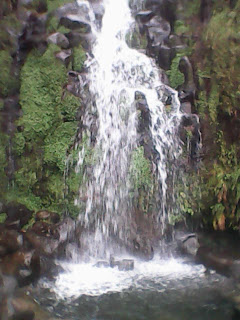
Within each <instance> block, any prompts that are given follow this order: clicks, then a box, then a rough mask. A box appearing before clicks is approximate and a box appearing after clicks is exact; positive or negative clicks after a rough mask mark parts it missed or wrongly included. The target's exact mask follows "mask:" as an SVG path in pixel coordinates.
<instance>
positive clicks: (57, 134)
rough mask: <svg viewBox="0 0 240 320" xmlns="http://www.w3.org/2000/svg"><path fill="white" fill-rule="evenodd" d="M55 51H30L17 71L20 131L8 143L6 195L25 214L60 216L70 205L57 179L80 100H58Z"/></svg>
mask: <svg viewBox="0 0 240 320" xmlns="http://www.w3.org/2000/svg"><path fill="white" fill-rule="evenodd" d="M57 50H59V48H58V47H56V46H55V45H50V46H49V47H48V49H47V51H46V52H45V53H44V54H43V55H40V54H39V52H37V51H32V52H31V53H30V54H29V55H28V57H27V60H26V62H25V64H24V66H23V68H22V71H21V89H20V104H21V107H22V112H23V115H22V117H21V118H20V119H19V120H18V121H17V125H18V126H20V127H21V128H22V131H21V132H17V133H16V134H15V137H14V139H13V144H14V145H13V150H14V153H15V155H16V156H17V157H18V161H17V167H18V169H17V171H16V173H15V181H14V182H15V185H14V189H12V190H11V191H10V194H11V196H12V197H13V198H14V196H15V198H17V200H18V202H20V203H23V204H25V205H26V206H27V207H28V208H31V209H34V210H39V209H41V208H45V209H49V210H55V211H57V212H58V213H61V212H63V211H65V208H66V205H67V204H68V203H71V205H72V204H73V198H74V192H73V191H72V189H71V188H70V189H71V192H70V194H69V195H67V197H68V198H66V194H65V183H64V174H63V173H64V170H65V161H66V156H67V153H69V152H70V150H71V148H72V144H73V140H74V136H75V134H76V129H77V121H76V112H77V109H78V108H79V106H80V100H79V99H78V98H76V97H74V96H72V95H70V94H66V95H65V97H64V99H63V98H62V97H63V86H64V84H65V83H66V81H67V70H66V68H65V67H64V66H63V65H62V64H61V63H60V62H59V61H58V60H56V59H55V57H54V53H55V52H56V51H57ZM71 172H72V171H71ZM72 175H74V170H73V172H72ZM71 179H72V180H73V177H72V178H71Z"/></svg>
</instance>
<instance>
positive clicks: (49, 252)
mask: <svg viewBox="0 0 240 320" xmlns="http://www.w3.org/2000/svg"><path fill="white" fill-rule="evenodd" d="M24 240H25V241H26V242H27V243H28V244H29V245H30V247H31V248H33V249H35V250H36V252H38V254H40V255H44V256H51V257H53V256H55V255H56V254H57V249H58V247H59V240H56V239H53V238H50V237H44V236H39V235H37V234H36V233H34V232H32V231H27V232H26V233H25V234H24Z"/></svg>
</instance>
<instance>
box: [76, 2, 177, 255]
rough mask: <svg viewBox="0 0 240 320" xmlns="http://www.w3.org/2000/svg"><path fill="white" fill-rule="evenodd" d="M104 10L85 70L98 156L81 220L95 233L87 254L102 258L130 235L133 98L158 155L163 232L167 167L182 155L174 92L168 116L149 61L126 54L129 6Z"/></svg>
mask: <svg viewBox="0 0 240 320" xmlns="http://www.w3.org/2000/svg"><path fill="white" fill-rule="evenodd" d="M104 7H105V14H104V17H103V21H102V28H101V30H98V29H97V28H96V27H94V23H93V32H94V33H95V35H96V38H97V40H96V43H95V45H94V48H93V58H89V60H88V61H87V63H86V64H87V65H88V66H89V73H88V76H89V89H90V94H91V104H90V108H92V105H94V106H96V111H97V114H98V134H97V139H96V140H97V143H96V146H95V149H96V150H98V152H99V153H100V155H101V156H100V157H99V158H98V160H97V161H96V163H95V164H94V166H93V173H92V176H91V177H90V179H89V182H88V186H87V205H86V210H85V213H84V214H80V216H79V219H80V221H81V223H82V224H83V225H84V226H85V228H86V227H93V228H94V230H95V235H94V237H93V238H91V241H92V244H90V242H89V244H88V247H89V250H90V251H91V254H94V253H95V255H98V256H101V255H104V253H105V252H106V247H109V238H110V236H112V235H114V236H115V237H117V238H118V239H119V240H121V241H122V242H123V243H126V242H127V239H128V237H129V233H130V232H131V201H130V197H129V194H130V193H129V190H130V187H131V183H130V179H129V171H130V163H131V161H130V160H131V154H132V152H133V150H134V149H135V148H136V147H137V124H138V118H137V109H136V101H135V96H136V93H141V94H142V95H143V96H144V97H145V98H146V103H147V106H148V108H149V112H150V117H151V120H150V131H151V136H152V141H153V145H154V147H155V150H156V153H157V155H158V160H157V164H156V165H157V170H156V171H157V174H158V181H159V193H160V198H161V203H160V209H159V212H158V213H157V218H156V223H158V224H159V225H160V226H161V228H162V229H164V228H165V224H166V222H167V221H168V212H169V211H168V210H167V192H168V188H167V175H168V168H167V163H168V162H169V160H170V159H174V158H176V157H177V155H178V154H179V152H180V148H179V143H178V138H177V134H176V131H177V129H178V123H179V119H180V117H181V112H180V104H179V101H178V98H177V93H176V92H174V91H172V110H171V112H167V111H166V110H165V107H164V105H163V103H162V102H161V96H162V95H163V90H162V88H161V87H162V86H163V84H162V83H161V81H160V72H159V68H157V66H156V64H155V62H154V61H153V59H150V58H149V57H147V56H146V55H145V54H143V53H140V52H138V51H137V50H134V49H131V48H129V47H128V45H127V43H126V35H127V33H128V32H129V31H130V29H131V26H132V25H133V23H134V20H133V18H132V16H131V11H130V8H129V6H128V1H126V0H123V1H114V0H111V1H108V0H105V1H104ZM87 111H88V110H87ZM87 119H88V118H87ZM85 125H86V126H88V127H90V126H91V123H88V120H86V123H85ZM84 156H85V155H84V152H80V159H79V165H81V164H82V159H83V157H84ZM80 192H81V190H80ZM85 238H86V237H85ZM88 239H90V237H88ZM93 248H94V250H93ZM91 249H92V250H91ZM93 251H95V252H93Z"/></svg>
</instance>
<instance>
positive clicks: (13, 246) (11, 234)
mask: <svg viewBox="0 0 240 320" xmlns="http://www.w3.org/2000/svg"><path fill="white" fill-rule="evenodd" d="M22 244H23V237H22V235H21V234H20V233H18V232H17V231H15V230H8V229H5V228H4V227H0V257H3V256H5V255H7V254H9V253H13V252H15V251H17V250H19V249H20V247H21V246H22Z"/></svg>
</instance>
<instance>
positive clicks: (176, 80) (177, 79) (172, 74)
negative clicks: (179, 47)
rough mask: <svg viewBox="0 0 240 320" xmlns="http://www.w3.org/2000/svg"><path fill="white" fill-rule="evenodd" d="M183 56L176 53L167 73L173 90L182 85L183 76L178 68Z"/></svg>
mask: <svg viewBox="0 0 240 320" xmlns="http://www.w3.org/2000/svg"><path fill="white" fill-rule="evenodd" d="M183 55H184V54H180V53H178V54H177V55H176V57H175V58H174V59H173V61H172V64H171V68H170V70H168V71H167V75H168V77H169V83H170V86H171V87H173V88H175V89H176V88H177V87H178V86H180V85H181V84H183V83H184V75H183V73H181V72H180V71H179V68H178V66H179V62H180V60H181V58H182V57H183Z"/></svg>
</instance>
